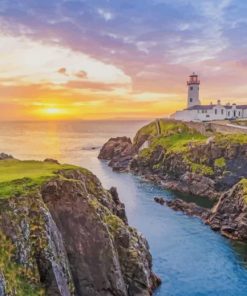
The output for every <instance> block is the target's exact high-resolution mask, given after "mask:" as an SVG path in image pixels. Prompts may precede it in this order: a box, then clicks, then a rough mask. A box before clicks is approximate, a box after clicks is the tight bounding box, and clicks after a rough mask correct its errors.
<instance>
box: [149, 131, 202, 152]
mask: <svg viewBox="0 0 247 296" xmlns="http://www.w3.org/2000/svg"><path fill="white" fill-rule="evenodd" d="M205 139H206V137H204V136H203V135H201V134H199V133H196V132H189V131H183V132H181V133H176V134H172V135H170V136H160V137H157V138H154V139H153V140H152V142H151V149H152V148H155V147H157V146H162V147H164V148H165V149H166V150H167V152H184V151H187V150H188V148H189V144H196V143H197V144H198V143H201V142H203V141H204V140H205Z"/></svg>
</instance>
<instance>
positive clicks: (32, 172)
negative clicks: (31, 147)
mask: <svg viewBox="0 0 247 296" xmlns="http://www.w3.org/2000/svg"><path fill="white" fill-rule="evenodd" d="M73 168H76V167H75V166H71V165H59V164H56V163H50V162H40V161H19V160H15V159H11V160H1V161H0V199H1V198H6V197H8V196H18V195H21V194H25V193H26V192H30V191H32V190H35V189H36V188H37V187H38V186H40V185H41V184H42V183H43V182H45V181H47V180H48V179H50V178H52V177H54V176H56V172H58V171H59V170H66V169H73Z"/></svg>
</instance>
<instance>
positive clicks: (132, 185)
mask: <svg viewBox="0 0 247 296" xmlns="http://www.w3.org/2000/svg"><path fill="white" fill-rule="evenodd" d="M146 123H147V121H80V122H73V121H70V122H54V121H50V122H4V123H1V124H0V152H5V153H8V154H12V155H13V156H14V157H16V158H18V159H22V160H24V159H35V160H43V159H45V158H53V159H57V160H59V161H60V162H61V163H71V164H75V165H80V166H83V167H85V168H87V169H89V170H91V171H92V172H93V173H94V174H96V175H97V176H98V177H99V179H100V180H101V182H102V184H103V185H104V186H105V187H106V188H110V187H111V186H116V187H117V189H118V192H119V195H120V199H121V200H122V201H123V202H124V203H125V205H126V210H127V215H128V220H129V224H130V225H131V226H134V227H136V228H138V230H139V231H140V232H141V233H143V235H144V236H145V237H146V238H147V239H148V242H149V245H150V249H151V253H152V256H153V269H154V271H155V272H156V273H157V274H158V275H159V276H160V277H161V279H162V282H163V283H162V285H161V287H160V288H159V289H158V290H157V291H156V292H155V294H154V295H155V296H246V295H247V245H246V244H244V243H237V242H232V241H230V240H228V239H226V238H224V237H222V236H221V235H220V234H219V233H216V232H213V231H212V230H211V229H210V228H209V227H208V226H206V225H204V224H203V223H202V222H201V221H200V220H199V219H197V218H193V217H188V216H186V215H184V214H183V213H180V212H174V211H172V210H171V209H169V208H166V207H164V206H160V205H158V204H156V203H155V202H154V201H153V198H154V197H155V196H160V197H164V198H166V199H174V198H177V197H182V198H185V199H186V200H189V201H196V202H198V204H201V205H204V206H206V207H207V206H209V204H208V202H207V201H205V200H202V199H197V198H195V197H192V196H188V195H187V196H180V195H179V194H178V193H174V192H171V191H168V190H164V189H161V188H159V187H158V186H154V185H152V184H149V183H147V182H145V181H143V180H142V179H140V178H138V177H136V176H133V175H131V174H127V173H115V172H112V170H111V169H110V168H109V167H108V166H107V164H106V163H105V162H104V161H100V160H99V159H98V158H97V155H98V153H99V149H100V147H101V146H102V145H103V144H104V143H105V142H106V141H107V140H108V139H109V138H111V137H116V136H129V137H131V138H133V136H134V135H135V133H136V131H137V130H138V129H139V128H140V127H141V126H143V125H144V124H146Z"/></svg>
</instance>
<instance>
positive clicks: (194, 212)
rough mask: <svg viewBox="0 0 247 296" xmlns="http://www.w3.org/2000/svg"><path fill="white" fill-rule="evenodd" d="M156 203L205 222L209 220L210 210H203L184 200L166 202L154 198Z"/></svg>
mask: <svg viewBox="0 0 247 296" xmlns="http://www.w3.org/2000/svg"><path fill="white" fill-rule="evenodd" d="M154 201H155V202H157V203H159V204H161V205H166V206H167V207H169V208H171V209H173V210H174V211H176V212H183V213H185V214H186V215H188V216H195V217H199V218H201V219H202V220H203V221H205V220H206V219H208V217H209V214H210V210H208V209H205V208H202V207H200V206H198V205H197V204H195V203H188V202H186V201H184V200H182V199H174V200H165V199H163V198H157V197H156V198H154Z"/></svg>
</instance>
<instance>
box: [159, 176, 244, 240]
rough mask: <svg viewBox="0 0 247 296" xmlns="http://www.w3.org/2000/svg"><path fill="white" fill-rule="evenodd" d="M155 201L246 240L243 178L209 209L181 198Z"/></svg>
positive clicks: (236, 237) (223, 232) (223, 233)
mask: <svg viewBox="0 0 247 296" xmlns="http://www.w3.org/2000/svg"><path fill="white" fill-rule="evenodd" d="M154 200H155V202H157V203H159V204H161V205H165V206H168V207H169V208H171V209H173V210H175V211H180V212H183V213H185V214H186V215H188V216H196V217H199V218H200V219H202V221H203V222H204V223H205V224H207V225H209V226H210V227H211V228H212V229H213V230H214V231H219V232H220V233H221V234H222V235H224V236H226V237H228V238H230V239H234V240H241V241H247V181H246V179H243V180H242V181H240V182H239V183H238V184H237V185H235V186H234V187H233V188H232V189H230V190H229V191H227V192H226V193H223V194H222V196H221V197H220V199H219V201H218V202H217V204H216V205H215V206H214V207H213V208H212V209H211V210H209V209H205V208H203V207H200V206H198V205H196V204H195V203H188V202H185V201H183V200H181V199H175V200H165V199H163V198H159V197H156V198H154Z"/></svg>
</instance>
